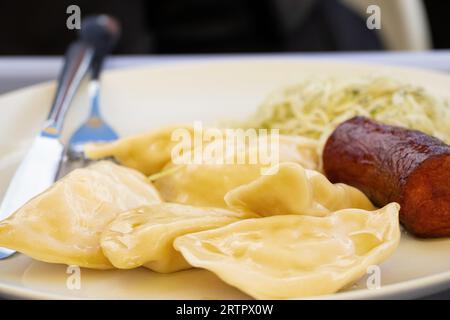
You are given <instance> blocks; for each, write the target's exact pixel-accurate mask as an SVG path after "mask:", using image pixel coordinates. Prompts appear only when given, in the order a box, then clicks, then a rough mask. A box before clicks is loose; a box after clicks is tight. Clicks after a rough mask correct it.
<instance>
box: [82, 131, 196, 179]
mask: <svg viewBox="0 0 450 320" xmlns="http://www.w3.org/2000/svg"><path fill="white" fill-rule="evenodd" d="M177 129H186V130H187V132H190V133H191V134H192V132H193V129H192V127H191V126H189V125H179V126H176V125H174V126H167V127H163V128H160V129H156V130H153V131H150V132H147V133H144V134H139V135H135V136H132V137H127V138H123V139H119V140H117V141H114V142H110V143H102V144H88V145H87V146H86V147H85V150H84V151H85V153H86V155H87V156H88V157H89V158H90V159H103V158H107V157H113V158H115V159H116V160H117V161H118V162H119V163H120V164H122V165H124V166H127V167H130V168H133V169H136V170H138V171H140V172H142V173H143V174H145V175H147V176H148V175H151V174H154V173H156V172H158V171H160V170H161V169H162V168H163V167H164V166H165V165H166V164H167V163H168V162H170V160H171V152H172V148H173V147H174V146H175V145H176V144H177V141H173V140H172V133H173V132H174V131H175V130H177Z"/></svg>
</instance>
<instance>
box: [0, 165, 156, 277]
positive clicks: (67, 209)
mask: <svg viewBox="0 0 450 320" xmlns="http://www.w3.org/2000/svg"><path fill="white" fill-rule="evenodd" d="M160 201H161V199H160V197H159V194H158V192H157V191H156V189H155V188H154V187H153V186H152V184H151V183H149V182H148V180H147V179H146V177H145V176H143V175H142V174H141V173H139V172H137V171H135V170H133V169H129V168H125V167H122V166H119V165H116V164H114V163H112V162H108V161H102V162H99V163H96V164H94V165H92V166H90V167H87V168H84V169H77V170H75V171H72V172H71V173H69V174H68V175H67V176H65V177H64V178H62V179H61V180H59V181H58V182H56V183H55V184H54V185H53V186H52V187H50V188H49V189H48V190H46V191H45V192H43V193H41V194H40V195H38V196H36V197H35V198H33V199H32V200H30V201H29V202H28V203H26V204H25V205H24V206H23V207H22V208H20V209H19V210H18V211H16V212H15V213H14V214H13V215H12V216H11V217H9V218H8V219H6V220H4V221H2V222H0V246H2V247H7V248H11V249H15V250H17V251H19V252H22V253H25V254H26V255H28V256H30V257H32V258H35V259H37V260H41V261H45V262H53V263H63V264H68V265H78V266H81V267H87V268H94V269H107V268H111V267H112V265H111V263H110V262H109V261H108V259H107V258H106V257H105V255H104V254H103V253H102V250H101V248H100V235H101V233H102V232H103V230H104V229H105V227H106V226H107V225H108V224H109V223H110V222H111V221H112V220H113V219H114V218H115V217H116V216H117V215H118V214H119V213H121V212H123V211H126V210H130V209H132V208H135V207H138V206H142V205H145V204H151V203H158V202H160Z"/></svg>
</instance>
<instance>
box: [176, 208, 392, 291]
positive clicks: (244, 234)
mask: <svg viewBox="0 0 450 320" xmlns="http://www.w3.org/2000/svg"><path fill="white" fill-rule="evenodd" d="M399 209H400V206H399V205H398V204H397V203H391V204H388V205H387V206H385V207H384V208H382V209H379V210H376V211H365V210H361V209H344V210H340V211H337V212H335V213H334V214H331V215H329V216H326V217H312V216H300V215H285V216H272V217H265V218H258V219H249V220H243V221H239V222H235V223H233V224H230V225H228V226H225V227H221V228H218V229H214V230H208V231H203V232H198V233H193V234H188V235H185V236H182V237H179V238H177V239H176V240H175V243H174V246H175V248H176V249H177V250H179V251H181V253H182V254H183V256H184V258H185V259H186V260H187V261H188V262H189V263H190V264H191V265H193V266H195V267H199V268H204V269H207V270H210V271H212V272H214V273H215V274H217V275H218V276H219V277H220V278H221V279H222V280H224V281H225V282H227V283H228V284H230V285H232V286H235V287H237V288H239V289H240V290H242V291H244V292H246V293H247V294H249V295H251V296H253V297H255V298H258V299H288V298H302V297H308V296H317V295H324V294H331V293H334V292H336V291H338V290H340V289H341V288H343V287H344V286H347V285H349V284H351V283H353V282H354V281H356V280H357V279H359V278H360V277H362V276H363V275H364V274H365V273H366V272H367V268H368V267H369V266H371V265H377V264H379V263H381V262H382V261H384V260H385V259H386V258H387V257H389V256H390V255H391V254H392V252H393V251H394V250H395V249H396V247H397V245H398V243H399V239H400V229H399V223H398V211H399Z"/></svg>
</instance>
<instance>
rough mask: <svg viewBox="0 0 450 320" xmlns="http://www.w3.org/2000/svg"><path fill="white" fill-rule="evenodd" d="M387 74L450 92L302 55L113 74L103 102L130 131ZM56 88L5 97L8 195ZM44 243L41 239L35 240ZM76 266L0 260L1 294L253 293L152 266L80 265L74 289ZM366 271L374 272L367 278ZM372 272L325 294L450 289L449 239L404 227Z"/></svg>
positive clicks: (210, 117) (3, 149) (429, 77)
mask: <svg viewBox="0 0 450 320" xmlns="http://www.w3.org/2000/svg"><path fill="white" fill-rule="evenodd" d="M380 73H381V74H387V75H391V76H393V77H395V78H399V79H400V80H403V81H407V82H411V83H414V84H419V85H422V86H424V87H426V88H427V89H429V90H430V91H432V92H434V93H435V94H437V95H441V96H446V97H448V92H450V90H449V88H450V76H448V75H445V74H440V73H435V72H428V71H423V70H415V69H403V68H392V67H390V68H387V67H386V68H384V67H380V66H365V65H354V64H344V63H332V62H329V63H327V62H324V61H311V60H308V61H302V60H297V59H282V60H279V59H264V60H263V59H244V60H242V61H215V62H214V61H213V62H212V61H206V62H201V63H191V64H187V63H183V64H173V65H165V66H160V67H152V68H143V69H142V68H141V69H130V70H119V71H114V72H108V73H105V75H104V78H103V80H102V81H103V82H102V87H103V88H102V89H103V91H102V97H101V105H102V108H103V111H104V114H105V116H106V117H107V119H108V121H109V122H110V123H111V124H112V125H113V126H114V127H115V128H117V129H118V131H119V132H120V134H121V135H122V136H125V135H128V134H132V133H138V132H142V131H145V130H147V129H151V128H155V127H158V126H159V125H162V124H168V123H173V122H177V123H179V122H182V121H194V120H203V121H207V122H211V121H214V120H217V119H221V118H223V117H226V118H240V117H242V116H245V115H247V114H250V113H251V112H253V111H254V110H255V108H256V106H257V105H258V104H259V103H260V102H261V100H262V99H263V98H264V96H266V94H267V93H269V91H271V90H273V89H274V88H277V87H279V86H281V85H284V84H289V83H294V82H296V81H299V80H301V79H302V78H303V77H305V76H306V77H309V76H311V75H316V76H317V75H319V76H329V75H333V76H335V77H344V78H350V77H358V76H367V75H373V74H380ZM53 90H54V85H53V84H43V85H38V86H34V87H30V88H27V89H23V90H19V91H16V92H13V93H10V94H7V95H4V96H2V97H0V110H1V115H2V116H1V118H0V137H2V138H1V142H0V195H1V194H3V192H4V191H5V189H6V187H7V184H8V181H9V179H10V178H11V176H12V174H13V172H14V169H15V168H16V166H17V162H18V160H19V159H20V156H21V155H22V154H23V152H24V150H26V148H27V145H28V143H29V141H30V139H31V138H32V137H33V135H34V134H36V133H37V132H38V130H39V128H40V125H41V124H42V122H43V120H44V119H45V116H46V114H47V111H48V108H49V105H50V103H51V99H52V94H53ZM87 106H88V104H87V95H86V90H85V87H84V88H83V90H81V92H80V94H79V96H78V97H77V98H76V101H75V104H74V105H73V106H72V108H71V110H70V113H69V115H68V118H67V121H66V126H65V129H66V130H65V139H66V138H67V136H68V135H70V133H71V132H72V131H73V130H74V129H75V127H76V126H77V125H78V124H79V123H80V121H81V120H82V119H83V117H85V116H86V113H87ZM36 245H37V246H38V245H39V243H36ZM70 276H71V274H68V273H67V269H66V267H65V266H62V265H52V264H47V263H42V262H38V261H34V260H32V259H30V258H28V257H26V256H24V255H20V254H19V255H16V256H14V257H12V258H11V259H7V260H3V261H0V295H3V296H9V297H22V298H106V299H118V298H131V299H147V298H156V299H170V298H172V299H219V298H220V299H247V298H249V297H248V296H247V295H245V294H243V293H242V292H240V291H239V290H237V289H235V288H233V287H230V286H228V285H227V284H225V283H223V282H222V281H221V280H219V279H218V278H217V277H216V276H215V275H213V274H212V273H210V272H207V271H204V270H189V271H183V272H177V273H174V274H169V275H161V274H156V273H153V272H151V271H149V270H146V269H136V270H128V271H123V270H111V271H94V270H87V269H82V270H81V288H80V289H79V290H70V289H68V286H67V285H66V284H67V281H70V279H71V278H70ZM366 278H367V276H366ZM366 278H363V279H361V280H360V281H359V282H358V283H357V284H355V285H353V286H351V287H350V288H348V289H346V290H343V291H342V292H340V293H337V294H334V295H331V296H327V297H326V298H352V299H353V298H355V299H370V298H414V297H420V296H423V295H427V294H431V293H434V292H438V291H440V290H443V289H446V288H449V287H450V239H440V240H418V239H413V238H411V237H409V236H408V235H406V234H403V235H402V241H401V244H400V247H399V249H398V250H397V251H396V253H395V254H394V255H393V256H392V257H391V258H390V259H389V260H388V261H386V262H385V263H384V264H383V265H382V266H381V285H382V286H381V288H379V289H372V290H369V289H367V286H366Z"/></svg>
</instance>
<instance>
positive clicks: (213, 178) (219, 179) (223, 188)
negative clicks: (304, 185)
mask: <svg viewBox="0 0 450 320" xmlns="http://www.w3.org/2000/svg"><path fill="white" fill-rule="evenodd" d="M316 147H317V143H316V142H315V141H312V140H310V139H306V138H302V137H291V136H283V135H281V136H280V139H279V148H278V153H279V156H278V161H277V163H278V162H285V161H291V162H296V163H300V164H301V165H302V166H304V167H305V168H308V169H316V168H317V165H318V158H317V154H316V151H315V150H316ZM250 150H252V149H251V147H250V148H247V149H245V150H244V152H246V153H247V154H248V153H250V152H251V151H250ZM194 152H195V150H194ZM222 156H223V157H224V160H223V161H222V162H223V164H217V163H201V164H178V165H174V164H170V165H168V166H167V167H166V168H165V169H164V170H171V171H172V172H171V173H170V174H167V175H163V176H162V177H161V178H158V179H157V180H156V181H155V187H156V188H157V189H158V191H159V192H160V193H161V196H162V198H163V199H164V200H165V201H168V202H176V203H183V204H189V205H195V206H206V207H221V208H227V205H226V203H225V201H224V196H225V194H226V193H227V192H228V191H230V190H232V189H234V188H236V187H238V186H240V185H243V184H246V183H249V182H250V181H253V180H255V179H256V178H258V177H259V176H260V175H261V172H262V170H263V168H266V169H269V168H270V166H271V165H268V164H263V163H258V162H257V163H252V162H250V161H249V159H248V158H247V159H246V162H245V163H242V164H236V163H232V164H227V161H228V160H229V159H228V158H227V157H230V156H229V155H226V154H224V155H222ZM233 156H235V154H232V155H231V157H233Z"/></svg>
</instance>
